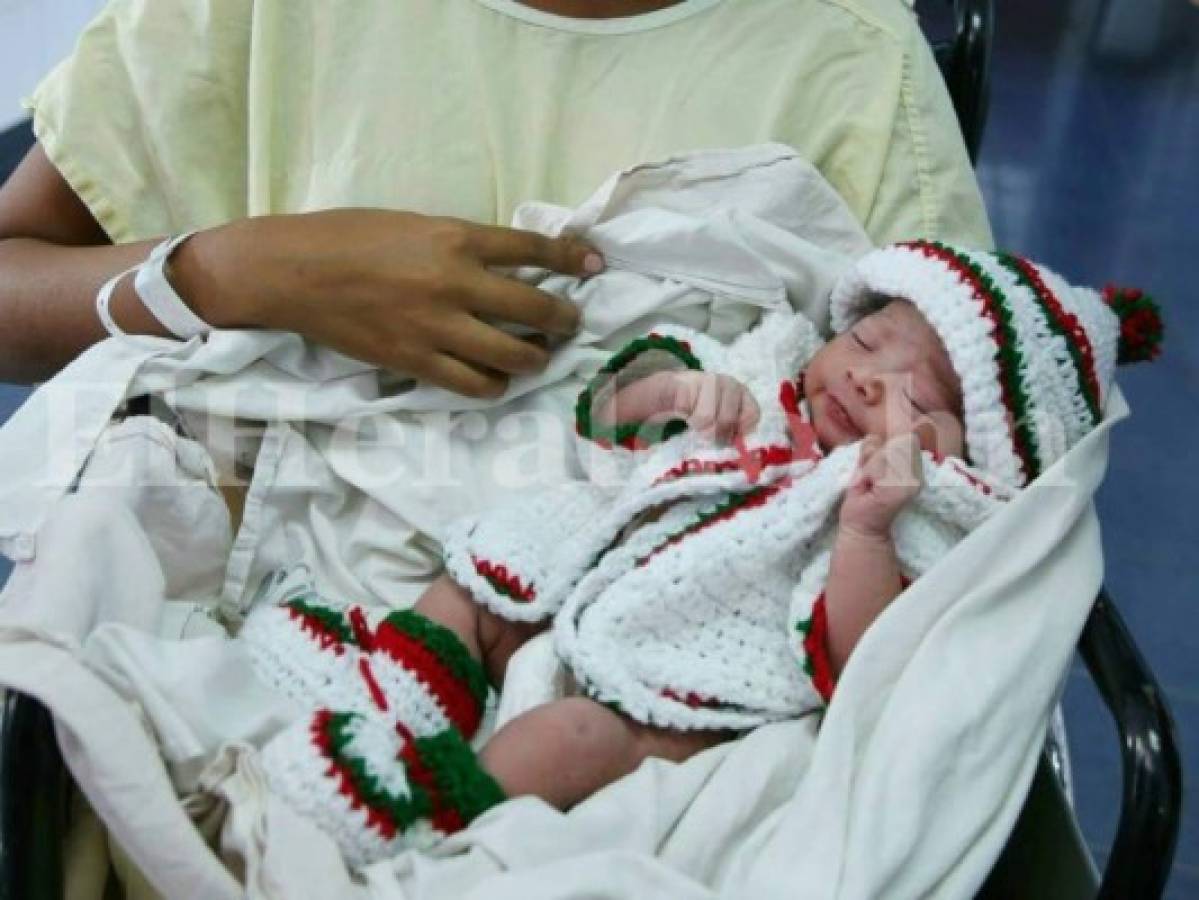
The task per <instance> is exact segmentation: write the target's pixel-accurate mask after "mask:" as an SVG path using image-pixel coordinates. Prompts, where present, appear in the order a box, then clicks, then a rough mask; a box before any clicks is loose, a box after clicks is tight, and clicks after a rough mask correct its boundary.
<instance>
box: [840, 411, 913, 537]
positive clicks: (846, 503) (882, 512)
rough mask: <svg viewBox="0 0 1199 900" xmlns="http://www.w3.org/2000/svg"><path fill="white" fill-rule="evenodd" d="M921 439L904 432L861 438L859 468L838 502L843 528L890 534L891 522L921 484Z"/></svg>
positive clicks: (873, 535)
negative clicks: (888, 437)
mask: <svg viewBox="0 0 1199 900" xmlns="http://www.w3.org/2000/svg"><path fill="white" fill-rule="evenodd" d="M923 475H924V472H923V469H922V468H921V465H920V441H919V439H918V438H917V436H916V435H915V434H904V435H899V436H898V437H893V438H890V439H888V440H886V441H884V440H883V438H881V437H877V436H875V435H870V436H869V437H867V438H865V439H864V440H863V441H862V451H861V456H860V457H859V458H858V468H857V470H856V471H855V472H854V475H853V480H852V481H851V482H850V485H849V490H847V491H846V492H845V499H844V500H843V501H842V503H841V518H840V522H841V525H842V526H843V527H846V528H851V529H853V530H854V531H856V532H858V533H859V534H862V535H864V536H868V537H886V538H889V537H890V535H891V523H892V522H894V521H895V517H896V516H898V515H899V512H900V510H902V509H903V508H904V506H905V505H906V504H907V503H908V501H909V500H911V499H912V498H913V497H915V496H916V494H917V493H918V492H919V491H920V486H921V484H923Z"/></svg>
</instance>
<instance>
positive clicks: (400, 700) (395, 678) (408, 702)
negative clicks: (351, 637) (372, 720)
mask: <svg viewBox="0 0 1199 900" xmlns="http://www.w3.org/2000/svg"><path fill="white" fill-rule="evenodd" d="M370 666H371V671H372V672H373V673H374V676H375V681H376V682H377V683H378V685H379V689H380V690H381V691H383V696H385V697H386V698H387V706H388V710H387V712H386V713H385V714H384V715H383V718H385V719H387V720H388V721H391V722H395V721H400V722H403V723H404V726H405V727H406V728H408V730H409V731H411V732H412V733H413V734H414V735H416V736H417V737H429V736H431V735H434V734H438V733H439V732H442V731H445V730H446V729H447V728H450V727H453V726H454V723H453V722H451V721H450V719H449V716H447V715H446V712H445V709H444V707H442V705H441V703H440V702H439V701H438V699H437V697H435V696H434V695H433V692H432V691H431V690H430V688H429V687H428V685H426V684H425V683H424V682H423V681H421V680H420V679H419V678H417V677H416V676H415V675H414V674H413V673H412V672H410V671H409V670H408V669H406V668H404V666H403V664H402V663H399V662H397V661H396V660H394V659H392V658H391V656H389V655H388V654H387V653H386V652H384V651H382V650H376V651H375V652H374V653H372V654H371V656H370ZM465 737H466V738H467V739H468V740H469V738H470V737H471V735H466V736H465Z"/></svg>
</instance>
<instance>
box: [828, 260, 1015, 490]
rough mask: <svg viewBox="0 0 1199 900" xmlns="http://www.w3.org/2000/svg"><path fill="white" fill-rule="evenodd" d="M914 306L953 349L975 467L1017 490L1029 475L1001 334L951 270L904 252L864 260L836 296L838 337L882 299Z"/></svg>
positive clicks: (839, 285)
mask: <svg viewBox="0 0 1199 900" xmlns="http://www.w3.org/2000/svg"><path fill="white" fill-rule="evenodd" d="M879 294H881V295H884V296H886V297H901V298H903V299H905V300H908V301H910V302H911V303H913V304H914V305H915V306H916V308H917V309H919V310H920V312H921V314H922V315H923V316H924V318H925V319H926V320H927V321H928V323H929V324H930V325H931V326H932V327H933V330H934V331H936V332H937V334H938V335H939V336H940V338H941V343H942V344H944V345H945V349H946V351H947V352H948V353H949V358H950V360H951V361H952V362H953V367H954V370H955V371H956V372H957V374H958V378H959V380H960V381H961V386H962V399H963V407H964V412H965V425H966V446H967V450H968V452H969V455H970V459H971V460H972V461H973V463H974V464H975V465H976V466H978V467H979V468H981V469H984V470H986V471H988V472H990V473H991V475H992V476H993V477H997V478H999V479H1001V480H1002V481H1003V482H1005V483H1007V484H1011V485H1015V486H1017V487H1019V486H1022V485H1023V484H1024V480H1025V479H1024V476H1023V469H1022V466H1021V463H1020V458H1019V456H1018V455H1017V454H1016V449H1015V444H1014V443H1013V435H1012V433H1011V430H1010V429H1009V428H1008V425H1007V413H1008V410H1007V407H1006V406H1005V405H1004V403H1003V393H1002V389H1001V386H1000V381H999V363H998V361H997V359H996V353H997V350H996V344H995V341H994V338H993V337H992V331H993V330H994V326H993V324H992V323H991V321H990V319H988V318H987V317H986V315H985V313H984V312H983V308H984V307H983V303H982V301H981V300H979V299H978V298H977V297H975V295H974V291H973V290H972V289H971V288H970V287H969V285H967V284H965V283H964V282H963V281H962V280H961V279H960V278H959V277H958V275H957V273H955V272H953V271H952V270H951V269H949V268H948V267H947V266H946V265H945V264H943V263H941V262H938V261H936V260H932V259H929V258H927V257H925V256H923V255H922V254H921V253H920V252H919V251H917V250H912V249H907V248H904V247H885V248H883V249H882V250H876V251H874V252H873V253H871V254H869V255H868V256H865V257H863V258H862V259H861V260H859V261H858V262H857V264H856V265H855V266H854V267H853V268H852V269H851V270H849V272H848V273H846V275H845V276H844V277H843V278H842V279H841V281H839V282H838V283H837V286H836V288H834V290H833V294H832V300H831V303H832V309H831V313H832V320H833V329H834V330H835V331H837V332H842V331H845V330H846V329H847V328H849V327H851V326H852V325H853V323H854V322H856V321H857V320H858V319H859V318H862V317H863V316H864V315H866V314H868V313H869V312H871V311H872V310H873V309H874V308H877V306H878V301H877V298H876V295H879Z"/></svg>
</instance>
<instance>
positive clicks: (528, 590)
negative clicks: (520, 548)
mask: <svg viewBox="0 0 1199 900" xmlns="http://www.w3.org/2000/svg"><path fill="white" fill-rule="evenodd" d="M470 558H471V561H472V562H473V563H474V564H475V571H476V572H478V573H479V574H480V575H482V576H483V577H484V578H486V579H487V580H488V581H489V582H490V583H491V586H492V587H494V588H495V589H496V590H497V591H499V592H500V593H501V594H503V595H505V596H507V597H511V598H512V599H513V600H516V601H518V602H521V603H529V602H531V601H533V600H535V599H537V590H536V588H534V587H533V585H532V584H531V583H530V584H528V585H526V584H525V583H524V582H522V581H521V580H520V576H519V575H517V574H515V573H513V572H509V571H508V567H507V566H505V565H503V564H502V563H493V562H491V560H488V559H480V558H479V557H477V556H475V555H474V554H473V553H472V554H471V555H470Z"/></svg>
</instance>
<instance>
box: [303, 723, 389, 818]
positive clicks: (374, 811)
mask: <svg viewBox="0 0 1199 900" xmlns="http://www.w3.org/2000/svg"><path fill="white" fill-rule="evenodd" d="M332 717H333V713H332V712H331V711H330V710H327V709H322V710H320V711H319V712H317V714H316V715H315V716H314V717H313V719H312V726H311V733H312V742H313V744H314V745H315V746H316V748H317V750H319V751H320V754H321V757H322V758H323V759H325V760H327V761H328V763H329V765H328V768H326V769H325V775H326V776H327V777H329V778H332V779H334V780H335V781H336V783H337V792H338V793H339V794H341V795H342V796H343V797H345V798H346V799H347V800H349V801H350V808H351V809H363V808H365V809H366V824H367V825H368V826H369V827H370V828H373V829H375V830H376V831H377V832H379V834H381V835H382V836H383V838H384V840H388V841H390V840H391V839H392V838H394V837H395V836H396V833H397V832H398V831H399V828H398V826H397V825H396V822H395V820H394V819H393V818H392V817H391V816H390V815H389V814H388V813H387V811H386V810H382V809H378V808H376V807H374V806H372V805H371V804H370V803H368V802H367V801H366V799H365V798H364V797H363V796H362V795H361V794H360V793H358V789H357V788H356V787H355V786H354V776H353V773H352V772H351V771H350V770H349V768H348V767H346V766H345V765H343V764H342V763H339V762H337V761H335V760H334V759H333V755H334V750H333V742H332V741H331V740H330V739H329V731H328V725H329V720H330V719H331V718H332Z"/></svg>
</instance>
